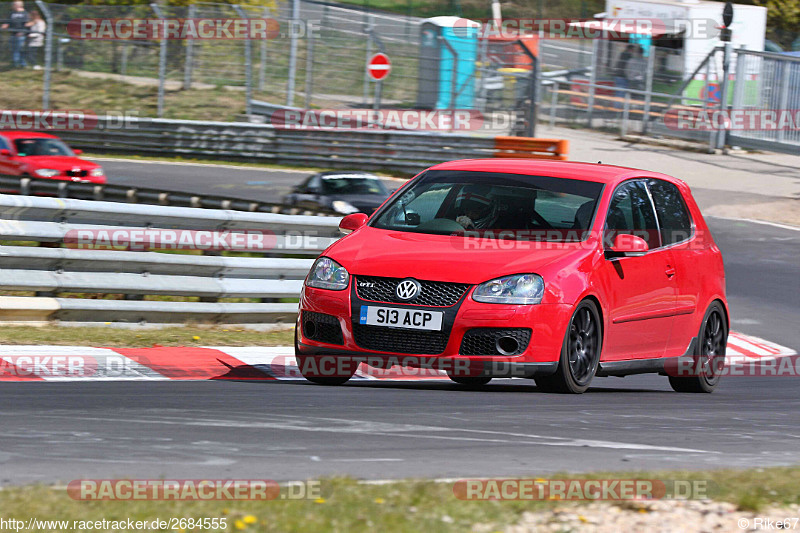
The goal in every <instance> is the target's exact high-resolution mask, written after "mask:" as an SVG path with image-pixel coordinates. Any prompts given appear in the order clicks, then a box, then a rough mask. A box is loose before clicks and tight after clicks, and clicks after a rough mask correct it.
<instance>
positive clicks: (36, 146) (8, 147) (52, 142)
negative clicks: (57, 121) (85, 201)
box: [0, 131, 106, 184]
mask: <svg viewBox="0 0 800 533" xmlns="http://www.w3.org/2000/svg"><path fill="white" fill-rule="evenodd" d="M80 154H81V151H80V150H72V149H71V148H70V147H69V146H67V145H66V144H65V143H64V141H62V140H61V139H59V138H58V137H56V136H55V135H50V134H48V133H36V132H29V131H0V174H5V175H10V176H29V177H32V178H45V179H53V180H67V181H75V182H80V183H98V184H102V183H105V182H106V176H105V173H104V172H103V168H102V167H101V166H100V165H98V164H97V163H92V162H91V161H86V160H85V159H81V158H79V157H77V156H78V155H80Z"/></svg>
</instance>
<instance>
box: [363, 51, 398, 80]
mask: <svg viewBox="0 0 800 533" xmlns="http://www.w3.org/2000/svg"><path fill="white" fill-rule="evenodd" d="M390 70H392V62H391V61H389V57H388V56H387V55H386V54H382V53H378V54H375V55H374V56H372V57H371V58H370V60H369V62H367V74H369V77H370V78H372V79H373V80H375V81H380V80H382V79H383V78H385V77H386V76H388V75H389V71H390Z"/></svg>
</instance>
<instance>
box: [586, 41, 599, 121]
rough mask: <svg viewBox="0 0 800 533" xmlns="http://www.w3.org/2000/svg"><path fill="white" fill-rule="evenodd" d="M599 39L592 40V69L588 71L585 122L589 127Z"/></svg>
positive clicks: (595, 80)
mask: <svg viewBox="0 0 800 533" xmlns="http://www.w3.org/2000/svg"><path fill="white" fill-rule="evenodd" d="M599 45H600V39H593V40H592V67H591V68H592V70H591V71H590V72H589V84H590V85H589V99H588V102H587V104H586V122H587V124H588V126H589V128H590V129H591V127H592V112H593V110H594V84H595V83H596V82H597V67H598V65H599V63H600V57H599V56H600V54H599V53H598V52H599Z"/></svg>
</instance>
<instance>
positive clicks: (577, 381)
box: [533, 300, 603, 394]
mask: <svg viewBox="0 0 800 533" xmlns="http://www.w3.org/2000/svg"><path fill="white" fill-rule="evenodd" d="M602 349H603V330H602V325H601V323H600V313H599V312H598V311H597V305H595V303H594V302H593V301H591V300H584V301H582V302H581V303H580V304H579V305H578V308H577V309H575V312H574V313H573V314H572V318H570V321H569V324H568V325H567V332H566V334H565V335H564V344H563V346H562V347H561V358H560V359H559V361H558V370H556V373H555V374H553V375H551V376H537V377H534V378H533V380H534V381H535V382H536V386H537V387H539V389H541V390H543V391H545V392H559V393H569V394H582V393H584V392H586V389H588V388H589V384H590V383H591V382H592V378H594V375H595V373H596V372H597V366H598V364H599V362H600V353H601V351H602Z"/></svg>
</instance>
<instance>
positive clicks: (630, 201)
mask: <svg viewBox="0 0 800 533" xmlns="http://www.w3.org/2000/svg"><path fill="white" fill-rule="evenodd" d="M657 228H658V226H657V225H656V215H655V213H654V212H653V204H652V203H651V202H650V198H649V196H648V194H647V189H646V188H645V186H644V183H642V182H641V181H629V182H626V183H623V184H622V185H620V186H619V187H617V190H616V191H614V197H613V198H612V199H611V203H610V204H609V206H608V214H607V216H606V226H605V234H604V236H603V239H604V244H605V246H606V247H610V246H611V244H612V243H613V242H614V238H615V237H616V236H617V235H636V236H637V237H641V238H642V239H644V240H645V242H647V246H648V247H649V248H650V249H653V248H658V247H659V246H661V240H660V238H659V235H658V230H657Z"/></svg>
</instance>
